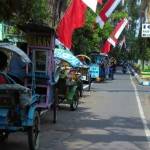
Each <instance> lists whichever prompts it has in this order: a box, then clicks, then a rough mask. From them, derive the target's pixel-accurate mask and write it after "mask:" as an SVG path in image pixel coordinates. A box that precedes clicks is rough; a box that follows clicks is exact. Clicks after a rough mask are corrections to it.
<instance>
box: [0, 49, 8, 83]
mask: <svg viewBox="0 0 150 150" xmlns="http://www.w3.org/2000/svg"><path fill="white" fill-rule="evenodd" d="M7 60H8V57H7V55H6V54H5V53H4V52H2V51H0V84H6V83H8V80H7V78H6V76H5V74H6V73H5V72H6V68H7Z"/></svg>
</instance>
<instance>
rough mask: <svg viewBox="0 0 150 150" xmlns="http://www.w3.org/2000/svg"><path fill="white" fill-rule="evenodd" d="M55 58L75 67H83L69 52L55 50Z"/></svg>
mask: <svg viewBox="0 0 150 150" xmlns="http://www.w3.org/2000/svg"><path fill="white" fill-rule="evenodd" d="M54 57H55V58H58V59H61V60H63V61H66V62H68V63H69V64H70V65H71V66H73V67H80V66H82V65H83V64H82V62H81V61H80V60H79V59H78V58H77V57H76V56H74V55H73V54H72V53H71V52H70V51H69V50H65V49H60V48H55V51H54Z"/></svg>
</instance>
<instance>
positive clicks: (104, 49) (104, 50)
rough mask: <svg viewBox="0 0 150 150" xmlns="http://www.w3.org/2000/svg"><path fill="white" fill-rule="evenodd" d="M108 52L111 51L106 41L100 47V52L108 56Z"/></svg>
mask: <svg viewBox="0 0 150 150" xmlns="http://www.w3.org/2000/svg"><path fill="white" fill-rule="evenodd" d="M110 50H111V44H110V43H109V42H108V41H106V42H105V43H104V45H103V47H102V50H101V52H102V53H105V54H108V53H109V52H110Z"/></svg>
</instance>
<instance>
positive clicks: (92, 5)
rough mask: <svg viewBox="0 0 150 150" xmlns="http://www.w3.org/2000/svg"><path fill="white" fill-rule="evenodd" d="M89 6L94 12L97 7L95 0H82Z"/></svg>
mask: <svg viewBox="0 0 150 150" xmlns="http://www.w3.org/2000/svg"><path fill="white" fill-rule="evenodd" d="M82 1H83V2H84V3H85V4H86V5H87V6H88V7H89V8H91V9H92V10H93V11H94V12H96V8H97V3H98V1H97V0H82Z"/></svg>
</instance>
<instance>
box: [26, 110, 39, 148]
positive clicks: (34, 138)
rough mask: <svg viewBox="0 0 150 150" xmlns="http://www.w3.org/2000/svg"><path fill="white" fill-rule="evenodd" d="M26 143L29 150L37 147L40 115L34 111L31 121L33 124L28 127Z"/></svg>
mask: <svg viewBox="0 0 150 150" xmlns="http://www.w3.org/2000/svg"><path fill="white" fill-rule="evenodd" d="M27 132H28V143H29V148H30V150H37V149H38V148H39V136H40V135H39V132H40V115H39V113H38V112H37V111H36V112H35V116H34V121H33V126H31V127H29V128H28V131H27Z"/></svg>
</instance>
